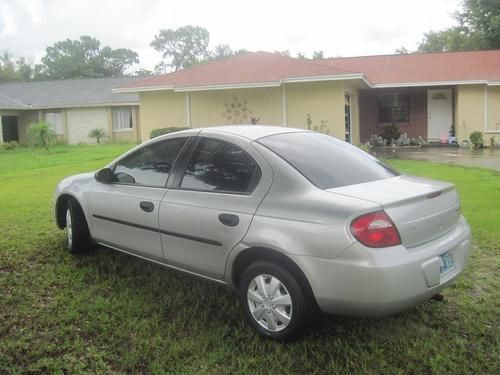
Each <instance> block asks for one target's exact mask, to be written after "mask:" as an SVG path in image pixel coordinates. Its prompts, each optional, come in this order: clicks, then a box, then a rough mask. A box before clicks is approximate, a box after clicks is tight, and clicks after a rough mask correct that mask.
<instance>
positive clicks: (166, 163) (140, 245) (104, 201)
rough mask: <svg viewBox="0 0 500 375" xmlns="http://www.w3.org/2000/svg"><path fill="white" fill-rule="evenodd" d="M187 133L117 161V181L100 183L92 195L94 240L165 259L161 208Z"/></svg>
mask: <svg viewBox="0 0 500 375" xmlns="http://www.w3.org/2000/svg"><path fill="white" fill-rule="evenodd" d="M187 141H188V137H173V138H169V139H168V140H162V141H158V142H153V143H149V144H146V145H144V146H143V147H140V148H139V149H138V150H136V151H134V152H132V153H131V154H128V155H126V156H125V157H124V158H122V159H121V160H119V161H118V162H117V163H116V164H115V165H114V175H115V179H116V182H114V183H111V184H105V183H100V182H97V181H96V182H95V184H94V188H93V189H92V192H91V193H90V197H89V211H90V214H91V215H90V220H91V228H92V236H93V238H94V239H95V240H96V241H97V242H99V243H102V244H105V245H108V246H112V247H116V248H119V249H122V250H125V251H129V252H133V253H135V254H137V255H141V256H146V257H148V258H153V259H156V260H158V261H163V259H164V257H163V247H162V244H161V238H160V234H159V225H158V212H159V208H160V201H161V199H162V197H163V196H164V195H165V193H166V191H167V190H166V183H167V180H168V178H169V176H170V174H171V172H172V171H173V166H174V163H175V161H176V159H177V157H178V155H179V154H180V153H181V150H182V149H183V147H184V145H185V144H186V142H187Z"/></svg>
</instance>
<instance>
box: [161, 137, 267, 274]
mask: <svg viewBox="0 0 500 375" xmlns="http://www.w3.org/2000/svg"><path fill="white" fill-rule="evenodd" d="M197 138H198V139H197V143H196V144H195V145H194V146H193V149H192V151H191V155H190V157H189V158H186V160H185V166H184V168H182V169H181V168H180V173H179V174H178V175H176V177H175V179H174V181H173V185H172V186H171V187H170V189H169V191H168V193H167V194H166V195H165V196H164V198H163V199H162V201H161V207H160V232H161V237H162V243H163V249H164V253H165V258H166V261H167V262H168V263H169V264H172V265H174V266H177V267H180V268H183V269H186V270H189V271H191V272H196V273H199V274H203V275H205V276H208V277H213V278H221V277H222V276H223V275H224V269H225V264H226V259H227V256H228V254H229V252H230V251H231V250H232V249H233V247H234V246H235V245H236V244H237V243H238V242H240V241H241V240H242V239H243V237H244V236H245V234H246V232H247V231H248V228H249V226H250V223H251V220H252V218H253V215H254V214H255V211H256V210H257V208H258V206H259V204H260V203H261V202H262V200H263V199H264V197H265V195H266V193H267V191H268V190H269V187H270V186H271V181H272V170H271V167H270V166H269V165H268V164H267V162H266V161H265V159H264V158H263V157H262V156H261V155H260V154H259V153H258V152H257V151H256V150H255V149H254V148H253V147H252V146H251V145H250V143H249V141H248V140H245V139H243V138H241V139H235V137H231V136H229V135H228V136H225V135H221V134H220V133H218V134H212V133H210V131H204V132H203V133H202V136H200V137H197Z"/></svg>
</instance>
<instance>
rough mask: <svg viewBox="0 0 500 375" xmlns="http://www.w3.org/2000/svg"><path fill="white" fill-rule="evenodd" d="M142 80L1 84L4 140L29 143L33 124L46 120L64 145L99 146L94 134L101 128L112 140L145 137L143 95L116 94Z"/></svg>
mask: <svg viewBox="0 0 500 375" xmlns="http://www.w3.org/2000/svg"><path fill="white" fill-rule="evenodd" d="M135 80H137V78H98V79H81V80H61V81H44V82H23V83H7V84H1V85H0V121H1V125H2V127H1V131H0V142H9V141H16V142H18V143H20V144H26V143H28V139H27V129H28V127H29V124H31V123H33V122H38V121H42V120H43V121H46V122H48V123H49V124H51V125H52V126H53V128H54V130H55V132H56V134H57V137H58V139H59V140H60V141H61V142H65V143H70V144H78V143H95V142H96V141H95V139H93V138H90V137H89V136H88V135H89V132H90V130H91V129H94V128H101V129H104V131H105V132H106V134H107V139H106V140H109V141H112V142H116V141H126V142H137V141H138V140H139V139H140V137H139V134H140V121H139V110H138V109H139V97H138V95H137V94H127V95H117V94H114V93H112V91H111V90H112V89H113V88H115V87H119V86H123V85H126V84H130V83H132V82H133V81H135Z"/></svg>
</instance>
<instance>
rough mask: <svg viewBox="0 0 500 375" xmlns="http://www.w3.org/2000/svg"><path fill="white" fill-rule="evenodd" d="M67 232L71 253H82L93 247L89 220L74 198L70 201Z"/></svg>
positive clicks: (67, 213)
mask: <svg viewBox="0 0 500 375" xmlns="http://www.w3.org/2000/svg"><path fill="white" fill-rule="evenodd" d="M65 232H66V245H67V250H68V252H69V253H70V254H81V253H84V252H87V251H89V250H90V249H91V248H92V243H91V240H90V232H89V227H88V225H87V220H86V219H85V215H84V214H83V211H82V209H81V207H80V205H79V204H78V202H77V201H76V200H74V199H70V200H69V201H68V207H67V209H66V229H65Z"/></svg>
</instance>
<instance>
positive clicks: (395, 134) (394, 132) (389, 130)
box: [380, 124, 401, 144]
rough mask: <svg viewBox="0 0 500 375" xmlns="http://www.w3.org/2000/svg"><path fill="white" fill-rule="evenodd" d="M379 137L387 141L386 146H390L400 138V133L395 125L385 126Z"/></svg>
mask: <svg viewBox="0 0 500 375" xmlns="http://www.w3.org/2000/svg"><path fill="white" fill-rule="evenodd" d="M380 136H381V137H382V138H384V139H386V140H387V144H391V143H392V142H393V141H397V140H398V139H399V137H401V131H400V130H399V128H398V126H397V125H396V124H392V125H387V126H385V127H384V128H383V129H382V133H381V134H380Z"/></svg>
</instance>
